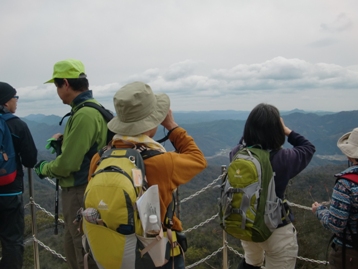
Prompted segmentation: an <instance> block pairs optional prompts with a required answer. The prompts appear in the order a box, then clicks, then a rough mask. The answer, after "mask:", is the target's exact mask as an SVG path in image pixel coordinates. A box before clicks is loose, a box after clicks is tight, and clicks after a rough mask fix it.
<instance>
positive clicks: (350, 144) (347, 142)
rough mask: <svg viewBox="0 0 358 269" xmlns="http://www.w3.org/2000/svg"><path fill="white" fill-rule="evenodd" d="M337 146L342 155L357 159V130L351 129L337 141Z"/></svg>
mask: <svg viewBox="0 0 358 269" xmlns="http://www.w3.org/2000/svg"><path fill="white" fill-rule="evenodd" d="M337 146H338V147H339V149H340V150H341V151H342V152H343V154H344V155H346V156H348V157H350V158H353V159H358V128H355V129H353V131H352V132H349V133H346V134H344V135H343V136H342V137H341V138H340V139H338V142H337Z"/></svg>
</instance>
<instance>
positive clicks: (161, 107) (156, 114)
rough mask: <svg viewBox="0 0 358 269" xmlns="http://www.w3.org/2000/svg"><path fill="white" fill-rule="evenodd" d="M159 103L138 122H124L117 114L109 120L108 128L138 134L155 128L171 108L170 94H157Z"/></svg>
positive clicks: (121, 132)
mask: <svg viewBox="0 0 358 269" xmlns="http://www.w3.org/2000/svg"><path fill="white" fill-rule="evenodd" d="M155 98H156V99H157V104H156V107H155V110H154V111H153V112H152V113H151V114H150V115H149V116H147V117H146V118H144V119H142V120H139V121H136V122H123V121H121V120H120V119H119V117H118V115H116V116H115V117H114V118H113V119H112V120H111V121H109V122H108V124H107V126H108V129H109V130H111V131H112V132H114V133H116V134H120V135H129V136H136V135H139V134H142V133H144V132H147V131H149V130H152V129H154V128H155V127H157V126H158V125H159V124H161V123H162V122H163V120H164V119H165V117H166V116H167V114H168V112H169V108H170V99H169V96H168V95H166V94H164V93H161V94H155Z"/></svg>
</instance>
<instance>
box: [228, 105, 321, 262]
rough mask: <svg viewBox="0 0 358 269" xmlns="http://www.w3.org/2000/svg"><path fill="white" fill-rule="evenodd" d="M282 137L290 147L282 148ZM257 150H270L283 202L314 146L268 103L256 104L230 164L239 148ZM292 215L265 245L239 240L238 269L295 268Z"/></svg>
mask: <svg viewBox="0 0 358 269" xmlns="http://www.w3.org/2000/svg"><path fill="white" fill-rule="evenodd" d="M285 136H287V138H288V142H289V143H290V144H291V145H292V146H293V148H282V145H283V144H284V143H285ZM245 146H246V147H260V148H262V149H265V150H269V151H270V160H271V165H272V169H273V171H274V172H275V184H276V195H277V196H278V197H279V198H281V199H282V200H284V198H285V197H284V196H285V190H286V187H287V184H288V182H289V180H290V179H292V178H293V177H295V176H296V175H297V174H298V173H300V172H301V171H302V170H303V169H304V168H306V166H307V165H308V164H309V162H310V161H311V159H312V156H313V154H314V152H315V151H316V149H315V146H314V145H312V143H310V142H309V141H308V140H307V139H306V138H304V137H303V136H302V135H300V134H298V133H296V132H295V131H292V130H291V129H290V128H288V127H287V126H286V125H285V124H284V121H283V120H282V118H281V117H280V112H279V111H278V109H277V108H276V107H274V106H272V105H269V104H264V103H261V104H258V105H257V106H256V107H255V108H254V109H253V110H252V111H251V112H250V115H249V116H248V118H247V121H246V124H245V128H244V135H243V137H242V139H241V141H240V142H239V144H238V145H237V146H236V147H235V148H233V149H232V151H231V152H230V161H231V160H232V159H233V157H234V156H235V154H236V153H237V151H238V150H239V149H240V148H242V147H245ZM292 220H293V219H292V214H291V215H290V216H289V218H288V219H285V220H284V222H283V223H282V224H281V225H279V226H278V227H277V229H276V230H275V231H274V232H273V233H272V235H271V236H270V237H269V239H267V240H266V241H265V242H262V243H256V242H248V241H244V240H241V245H242V247H243V249H244V252H245V258H244V259H242V260H241V263H240V264H239V267H238V269H254V268H261V266H262V265H263V264H264V262H265V268H266V269H277V268H280V269H289V268H290V269H294V268H295V265H296V258H297V253H298V244H297V236H296V229H295V227H294V226H293V224H292Z"/></svg>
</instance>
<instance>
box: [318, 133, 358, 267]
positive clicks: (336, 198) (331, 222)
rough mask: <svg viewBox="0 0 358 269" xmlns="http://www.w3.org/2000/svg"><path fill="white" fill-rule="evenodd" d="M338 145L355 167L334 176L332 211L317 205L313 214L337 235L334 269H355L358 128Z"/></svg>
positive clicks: (332, 260) (357, 253)
mask: <svg viewBox="0 0 358 269" xmlns="http://www.w3.org/2000/svg"><path fill="white" fill-rule="evenodd" d="M337 146H338V148H339V149H340V150H341V151H342V153H343V154H344V155H345V156H346V157H347V159H348V161H349V162H350V163H351V164H352V166H350V167H348V168H347V169H345V170H344V171H342V172H340V173H338V174H335V175H334V176H335V177H336V178H337V180H336V184H335V185H334V188H333V192H332V199H331V203H330V206H329V208H327V206H326V205H325V204H320V203H318V202H314V203H313V204H312V212H313V213H314V214H315V215H316V216H317V218H318V219H319V221H320V222H321V224H322V225H323V227H325V228H326V229H328V230H330V231H332V232H333V233H334V239H333V240H332V243H331V248H330V252H329V258H328V261H329V266H330V268H331V269H353V268H358V242H357V239H356V238H357V237H358V235H357V234H358V227H357V224H358V221H357V220H358V128H355V129H354V130H353V131H352V132H349V133H346V134H344V135H343V136H342V137H341V138H339V139H338V142H337Z"/></svg>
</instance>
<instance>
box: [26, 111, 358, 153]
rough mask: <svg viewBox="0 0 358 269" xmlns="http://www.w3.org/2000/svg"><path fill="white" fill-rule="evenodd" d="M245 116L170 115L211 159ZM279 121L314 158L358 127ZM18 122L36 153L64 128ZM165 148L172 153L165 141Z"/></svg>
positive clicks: (329, 115)
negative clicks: (302, 141)
mask: <svg viewBox="0 0 358 269" xmlns="http://www.w3.org/2000/svg"><path fill="white" fill-rule="evenodd" d="M245 113H246V116H245ZM248 113H249V112H245V111H231V110H228V111H206V112H192V113H189V112H185V113H184V112H178V113H176V112H174V117H175V120H176V122H177V123H178V124H179V125H181V126H183V127H184V128H185V129H186V130H187V131H188V133H189V134H190V135H191V136H193V138H194V139H195V141H196V143H197V144H198V146H199V147H200V149H201V150H202V151H203V153H204V154H205V156H214V155H217V154H218V153H220V152H221V151H223V150H228V149H230V148H232V147H234V146H235V145H236V144H237V143H238V141H239V140H240V138H241V136H242V133H243V128H244V124H245V120H246V118H247V115H248ZM232 118H236V119H232ZM241 118H243V119H241ZM282 118H283V119H284V121H285V124H286V125H287V126H288V127H290V128H291V129H293V130H295V131H297V132H298V133H300V134H302V135H304V136H305V137H307V138H308V139H309V140H310V141H311V142H312V143H313V144H314V145H315V146H316V149H317V151H316V155H337V154H338V155H341V152H340V151H339V149H338V148H337V146H336V143H337V140H338V138H339V137H340V136H341V135H343V134H344V133H346V132H348V131H351V130H352V129H353V128H355V127H357V126H358V110H355V111H342V112H338V113H334V112H319V113H312V112H305V113H302V112H298V110H293V111H290V112H287V114H286V112H285V113H282ZM22 119H24V121H25V122H26V123H27V124H28V126H29V128H30V130H31V133H32V135H33V137H34V140H35V143H36V146H37V147H38V149H39V151H44V150H45V149H44V147H45V145H46V140H47V139H48V138H50V137H51V136H52V135H53V134H55V133H63V130H64V126H65V124H63V125H62V126H59V125H58V123H59V121H60V120H61V117H59V116H56V115H50V116H45V115H41V114H32V115H29V116H27V117H24V118H22ZM164 135H165V131H164V130H163V128H162V127H159V128H158V131H157V134H156V136H155V139H159V138H161V137H163V136H164ZM286 146H289V145H286ZM165 147H166V148H167V150H173V147H172V145H171V143H170V142H169V141H167V142H166V143H165Z"/></svg>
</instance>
